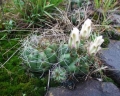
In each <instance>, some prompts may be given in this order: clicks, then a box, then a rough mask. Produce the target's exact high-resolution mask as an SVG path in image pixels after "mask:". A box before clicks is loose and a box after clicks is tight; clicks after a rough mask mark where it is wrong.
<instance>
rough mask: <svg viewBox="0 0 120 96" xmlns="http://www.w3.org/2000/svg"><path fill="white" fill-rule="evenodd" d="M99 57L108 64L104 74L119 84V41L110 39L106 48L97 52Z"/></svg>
mask: <svg viewBox="0 0 120 96" xmlns="http://www.w3.org/2000/svg"><path fill="white" fill-rule="evenodd" d="M99 57H100V59H101V61H102V62H103V63H104V64H105V65H106V66H108V69H107V71H106V72H105V74H106V75H108V76H109V77H111V78H112V79H113V80H114V81H115V82H116V83H117V84H120V41H110V44H109V45H108V48H107V49H103V50H101V51H100V52H99Z"/></svg>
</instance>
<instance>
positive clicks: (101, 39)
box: [94, 36, 104, 46]
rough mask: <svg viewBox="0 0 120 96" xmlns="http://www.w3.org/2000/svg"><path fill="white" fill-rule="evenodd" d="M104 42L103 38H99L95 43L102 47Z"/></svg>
mask: <svg viewBox="0 0 120 96" xmlns="http://www.w3.org/2000/svg"><path fill="white" fill-rule="evenodd" d="M103 42H104V39H103V36H99V37H97V38H96V39H95V40H94V43H95V44H96V46H99V45H101V44H102V43H103Z"/></svg>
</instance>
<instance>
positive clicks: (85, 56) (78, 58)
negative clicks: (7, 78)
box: [21, 19, 104, 81]
mask: <svg viewBox="0 0 120 96" xmlns="http://www.w3.org/2000/svg"><path fill="white" fill-rule="evenodd" d="M86 22H87V23H86ZM86 22H85V23H84V25H83V27H82V29H81V33H80V34H79V30H78V29H77V28H74V30H72V33H71V35H70V38H69V41H68V44H66V43H65V44H60V45H59V46H58V45H57V43H52V44H51V43H50V42H49V41H48V40H46V39H45V38H43V39H45V40H42V41H41V42H40V40H39V39H40V37H39V36H36V35H35V36H32V37H30V38H28V39H26V40H25V41H24V43H23V49H22V51H21V57H22V59H23V61H24V62H25V63H26V65H27V67H29V68H30V70H32V71H34V72H41V71H44V72H45V71H48V70H51V71H52V74H51V76H52V78H53V79H54V80H56V81H64V80H66V79H67V76H70V75H72V74H82V75H83V74H88V72H89V65H90V64H94V63H96V61H95V59H94V57H93V56H95V54H96V52H97V51H98V49H99V48H101V47H100V45H101V44H102V43H103V41H104V40H103V38H102V36H99V37H97V38H96V39H95V40H93V41H94V42H92V43H90V44H87V45H85V44H86V43H87V42H88V41H89V39H90V35H91V24H92V22H91V21H90V19H87V21H86ZM86 28H87V29H86ZM84 31H85V32H86V33H84ZM81 39H82V40H81ZM87 39H88V40H87ZM90 41H91V39H90ZM40 43H41V45H40ZM96 46H97V47H96ZM87 47H88V48H87ZM93 49H94V50H93ZM96 50H97V51H96ZM92 54H93V55H92ZM52 68H53V69H52Z"/></svg>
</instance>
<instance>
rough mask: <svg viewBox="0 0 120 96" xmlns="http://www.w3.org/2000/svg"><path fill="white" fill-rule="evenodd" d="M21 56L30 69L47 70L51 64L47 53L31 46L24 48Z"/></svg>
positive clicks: (36, 70) (35, 70)
mask: <svg viewBox="0 0 120 96" xmlns="http://www.w3.org/2000/svg"><path fill="white" fill-rule="evenodd" d="M21 57H22V59H23V60H24V61H25V63H27V66H28V67H29V68H30V70H31V71H34V72H40V71H46V70H47V69H48V68H49V66H50V65H49V63H48V60H47V57H46V55H45V53H44V52H39V51H38V50H37V49H34V48H32V47H31V46H28V47H25V48H24V49H23V50H22V53H21Z"/></svg>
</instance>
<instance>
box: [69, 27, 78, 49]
mask: <svg viewBox="0 0 120 96" xmlns="http://www.w3.org/2000/svg"><path fill="white" fill-rule="evenodd" d="M79 43H80V39H79V30H78V28H76V27H74V28H73V30H72V32H71V34H70V38H69V42H68V45H69V47H70V48H71V49H78V47H79Z"/></svg>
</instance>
